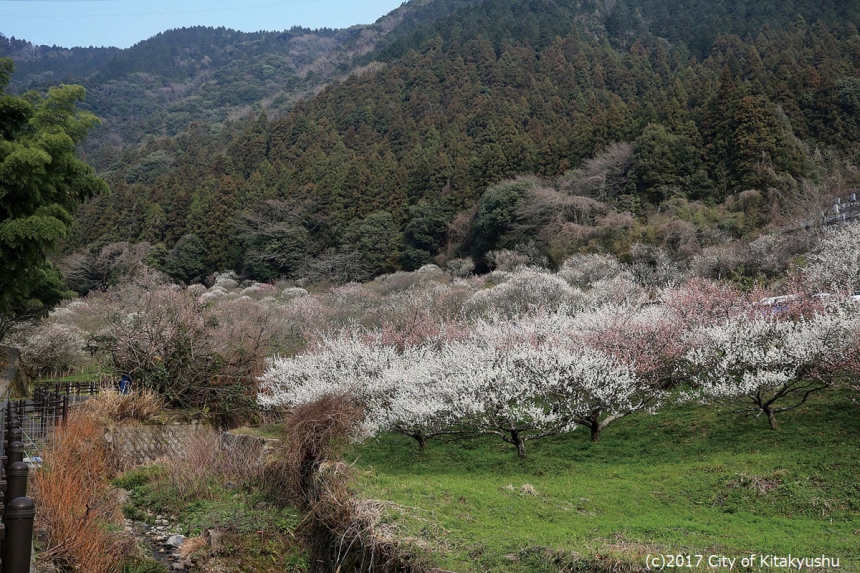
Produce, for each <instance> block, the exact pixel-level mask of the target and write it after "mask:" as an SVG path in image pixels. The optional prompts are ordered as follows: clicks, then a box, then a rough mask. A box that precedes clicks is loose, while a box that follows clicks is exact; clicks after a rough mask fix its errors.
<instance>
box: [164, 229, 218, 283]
mask: <svg viewBox="0 0 860 573" xmlns="http://www.w3.org/2000/svg"><path fill="white" fill-rule="evenodd" d="M206 269H207V265H206V245H204V244H203V241H201V240H200V237H198V236H197V235H184V236H183V237H182V238H181V239H179V242H178V243H176V246H175V247H173V249H172V250H171V251H170V253H168V255H167V257H166V258H165V260H164V266H163V267H162V270H164V272H166V273H167V274H168V275H170V276H171V277H173V278H174V279H176V280H178V281H181V282H184V283H186V284H189V283H192V282H195V281H199V280H200V279H201V278H203V276H204V275H205V274H206Z"/></svg>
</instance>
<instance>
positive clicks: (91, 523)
mask: <svg viewBox="0 0 860 573" xmlns="http://www.w3.org/2000/svg"><path fill="white" fill-rule="evenodd" d="M43 458H44V462H43V465H42V468H41V470H40V471H38V472H35V473H33V474H32V480H33V484H34V489H35V492H34V494H35V495H34V497H35V498H36V504H37V507H38V508H39V512H38V514H37V521H38V524H39V526H41V527H44V528H45V529H46V530H47V532H48V537H47V549H46V551H44V552H42V554H41V555H40V556H39V558H40V560H42V561H54V562H58V563H60V564H61V565H63V566H65V567H68V568H69V569H74V570H78V571H81V572H82V573H119V571H121V569H122V566H123V562H124V561H125V560H126V559H127V557H128V556H129V555H130V554H131V552H132V551H133V550H134V539H133V538H132V537H130V536H128V535H127V534H124V533H119V532H117V531H112V530H111V529H110V527H111V526H115V525H116V526H118V525H121V524H122V514H121V513H120V511H119V507H118V504H117V501H116V497H115V496H113V495H112V494H111V492H110V491H109V488H110V483H109V479H110V464H109V459H108V451H107V444H106V443H105V441H104V433H103V428H102V427H101V426H100V425H99V424H98V423H96V422H95V421H94V420H93V419H92V418H91V417H90V416H88V415H86V414H84V413H81V412H73V413H72V414H71V415H70V416H69V419H68V422H67V423H66V424H65V425H64V426H59V427H57V429H56V430H55V433H54V439H53V441H52V442H51V443H50V444H49V445H48V446H47V447H46V448H45V449H44V451H43Z"/></svg>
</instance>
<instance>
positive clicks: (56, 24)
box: [0, 0, 402, 48]
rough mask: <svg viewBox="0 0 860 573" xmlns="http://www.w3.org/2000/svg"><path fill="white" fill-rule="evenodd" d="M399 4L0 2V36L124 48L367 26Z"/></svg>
mask: <svg viewBox="0 0 860 573" xmlns="http://www.w3.org/2000/svg"><path fill="white" fill-rule="evenodd" d="M401 2H402V0H359V1H357V2H356V1H355V0H234V1H232V2H231V1H229V0H181V1H179V2H177V1H175V0H172V1H171V0H150V1H148V2H140V0H0V33H3V34H4V35H6V36H8V37H11V36H15V37H16V38H21V39H24V40H29V41H30V42H33V43H34V44H47V45H49V46H51V45H57V46H65V47H72V46H117V47H120V48H126V47H128V46H131V45H132V44H135V43H137V42H140V41H141V40H145V39H147V38H150V37H152V36H154V35H155V34H157V33H159V32H163V31H164V30H168V29H170V28H181V27H183V26H225V27H227V28H233V29H236V30H242V31H245V32H254V31H257V30H285V29H287V28H291V27H292V26H304V27H307V28H346V27H348V26H351V25H353V24H371V23H373V22H375V21H376V20H377V19H378V18H379V17H380V16H383V15H384V14H387V13H388V12H390V11H391V10H393V9H394V8H397V7H398V6H400V4H401Z"/></svg>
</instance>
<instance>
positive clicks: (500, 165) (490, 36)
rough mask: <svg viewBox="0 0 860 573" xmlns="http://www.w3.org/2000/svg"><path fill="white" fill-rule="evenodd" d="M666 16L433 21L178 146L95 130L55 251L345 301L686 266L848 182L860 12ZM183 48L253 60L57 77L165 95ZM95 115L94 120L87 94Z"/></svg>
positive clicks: (440, 8)
mask: <svg viewBox="0 0 860 573" xmlns="http://www.w3.org/2000/svg"><path fill="white" fill-rule="evenodd" d="M669 4H670V3H668V2H665V1H657V0H650V1H643V0H626V1H625V0H619V1H617V2H605V3H593V2H588V1H586V2H582V1H580V2H573V1H560V2H537V1H532V2H524V1H521V0H504V1H499V2H453V1H446V2H441V1H440V2H432V3H429V4H428V5H425V6H421V7H418V8H417V9H416V11H414V12H412V13H409V14H407V17H405V18H403V19H402V21H401V22H400V23H399V25H398V26H396V27H395V28H394V29H393V30H392V31H391V32H389V33H388V35H387V36H384V37H383V38H381V39H379V40H378V41H377V42H376V43H375V44H374V49H373V50H372V51H370V52H369V53H368V54H366V55H363V56H361V55H358V56H354V57H353V58H352V59H351V60H349V63H348V64H347V63H343V62H341V63H340V68H339V70H340V71H341V72H344V73H343V74H342V75H341V76H337V74H335V72H331V73H330V74H329V78H330V79H334V80H335V81H334V82H333V83H332V84H331V85H329V86H328V87H326V88H324V89H322V90H321V91H320V92H319V93H318V94H317V95H316V96H314V97H305V98H294V99H295V101H292V100H291V101H290V102H287V103H285V102H284V99H285V98H281V99H280V100H273V99H272V98H271V97H270V98H269V99H268V100H266V101H268V102H269V103H272V102H273V101H277V102H279V103H273V104H272V105H270V106H269V108H268V109H264V106H263V105H262V104H261V100H259V99H258V100H256V101H254V98H255V97H256V98H260V97H262V96H263V95H265V94H264V93H263V92H264V91H265V90H263V88H261V87H260V86H258V85H257V87H254V86H253V85H249V86H246V87H248V89H240V87H241V86H237V82H241V81H242V77H241V76H239V77H236V76H231V78H232V79H231V82H232V83H231V84H230V85H229V86H230V87H229V89H228V91H230V92H231V93H237V94H246V96H247V98H248V99H247V101H244V102H243V101H239V102H234V103H237V104H243V105H245V107H244V108H235V109H244V110H245V111H246V114H245V115H244V116H241V118H240V119H233V120H231V119H226V121H221V122H216V121H212V122H208V123H207V121H206V116H205V114H203V113H202V112H201V111H198V113H197V115H196V116H195V115H193V114H192V115H189V114H187V113H186V114H185V115H181V114H180V116H177V117H174V118H173V119H172V120H171V121H173V120H175V122H178V123H179V124H181V123H182V118H184V119H185V122H186V125H185V127H184V128H183V129H181V130H177V133H176V134H175V135H169V134H166V135H165V134H163V133H160V132H159V131H158V130H155V133H154V134H152V133H149V134H146V133H137V134H136V135H134V134H132V135H133V136H134V137H139V140H140V143H139V144H134V143H125V144H122V143H117V142H118V141H121V140H122V139H121V138H117V137H114V138H111V137H109V134H110V133H109V132H110V131H111V130H116V129H117V128H116V122H115V121H111V120H110V119H108V121H107V122H106V125H105V126H104V127H102V128H101V132H99V131H98V130H97V131H96V132H95V133H94V135H93V137H92V139H93V143H92V144H91V145H90V146H89V147H88V148H87V149H86V153H85V158H86V160H87V161H89V162H90V163H92V164H94V165H95V166H96V168H97V169H98V170H99V172H100V173H101V174H102V176H103V177H104V178H105V180H106V181H107V182H108V184H109V186H110V188H111V191H112V192H111V193H110V194H102V195H100V196H97V197H95V198H93V199H92V200H90V201H89V202H87V203H86V204H85V205H84V206H83V207H82V208H81V209H80V210H79V212H78V216H77V224H76V226H75V228H74V230H73V231H72V233H71V236H70V237H69V238H68V240H67V241H66V242H65V245H64V247H63V250H64V252H65V254H69V253H72V252H75V251H77V252H78V254H79V255H80V256H86V255H87V253H97V252H98V251H99V250H100V249H101V248H102V247H103V246H104V245H105V244H108V243H113V242H118V241H127V242H130V243H140V242H146V243H148V244H149V245H150V246H151V249H150V250H149V252H148V253H149V254H148V257H149V262H150V264H152V265H153V266H155V267H157V268H160V269H162V270H164V271H166V272H167V273H168V274H170V275H171V276H173V277H174V278H175V279H177V280H180V281H184V282H194V281H197V280H200V279H202V278H203V277H205V276H207V275H209V274H211V273H212V272H215V271H222V270H235V271H237V272H239V273H240V275H242V276H244V277H246V278H250V279H254V280H261V281H268V280H273V279H275V278H278V277H284V278H288V279H300V278H311V279H313V278H319V277H320V276H330V277H331V278H332V279H333V280H335V281H340V282H342V281H348V280H355V279H358V280H361V279H365V278H368V277H370V276H373V275H377V274H380V273H383V272H391V271H394V270H398V269H403V270H412V269H417V268H419V267H420V266H422V265H424V264H427V263H430V262H434V261H435V262H445V261H446V260H450V259H453V258H456V257H461V256H471V257H472V258H473V259H474V260H475V261H476V264H477V265H478V270H481V269H487V268H488V267H489V266H491V264H492V263H491V261H490V260H488V259H487V253H488V252H490V251H492V250H494V249H499V248H508V249H512V248H520V249H521V250H527V251H529V252H530V253H532V256H538V257H540V258H541V260H545V261H547V262H548V263H549V265H550V266H553V265H557V264H559V263H560V262H561V261H562V260H564V258H565V257H566V256H568V255H570V254H573V253H576V252H587V251H594V250H598V251H603V252H608V253H612V254H615V255H616V256H620V257H621V258H622V259H625V258H626V257H629V255H630V248H631V246H632V245H634V244H636V243H642V244H651V245H655V246H660V247H662V248H664V249H667V250H668V251H669V252H670V253H671V254H672V256H674V257H678V258H684V257H689V256H690V255H691V254H692V253H695V252H699V251H701V249H703V248H707V247H708V246H712V245H716V244H721V243H726V242H731V241H733V240H740V239H749V238H751V237H754V236H756V235H758V234H759V233H761V232H762V230H765V229H767V228H772V227H775V226H779V225H782V226H785V225H790V224H794V225H796V224H801V223H802V222H803V221H802V220H801V219H799V217H802V216H803V213H802V212H801V213H800V214H798V212H797V211H798V210H797V209H796V203H797V202H796V201H792V198H796V197H797V196H798V195H800V194H801V191H802V190H803V189H805V188H807V187H809V186H810V185H814V184H815V183H816V182H818V181H821V180H822V179H823V178H825V177H827V176H828V175H830V174H832V172H833V171H834V170H840V169H841V170H843V171H846V172H847V175H846V176H845V178H843V179H844V182H843V186H846V187H850V185H851V184H852V183H853V180H852V179H851V172H850V169H846V168H845V167H844V166H845V165H849V166H850V165H852V164H853V163H852V158H853V155H854V153H855V152H856V145H857V141H858V138H860V124H858V113H860V80H858V79H857V76H858V74H859V73H860V72H858V67H860V35H858V31H857V28H856V27H855V26H854V24H852V22H853V21H857V18H856V16H857V13H858V11H859V10H860V7H858V4H857V3H856V2H825V3H824V4H823V5H821V3H812V2H805V1H796V2H793V3H790V5H789V4H786V3H784V2H772V1H767V2H745V1H741V0H731V1H725V2H718V3H705V2H698V1H691V0H688V1H685V2H679V3H673V4H677V6H669ZM300 32H302V31H301V30H298V29H294V30H292V31H291V32H290V33H289V34H287V35H288V36H290V37H293V36H296V35H298V34H299V33H300ZM304 32H305V33H310V31H304ZM183 34H184V35H190V36H193V37H197V36H202V37H207V38H209V39H210V40H212V43H213V44H214V43H215V42H216V40H217V39H218V38H221V39H222V41H223V42H228V41H232V42H233V43H234V45H235V46H237V47H238V48H236V49H242V47H245V48H246V49H247V50H256V51H257V52H262V51H263V50H264V46H265V45H266V44H265V42H266V41H267V40H266V39H265V37H264V38H262V39H261V38H260V37H259V35H258V36H253V35H243V34H238V33H237V34H235V36H234V35H232V34H227V32H226V31H224V30H223V29H217V30H212V29H189V30H182V31H173V32H170V33H165V34H162V35H159V36H158V37H156V38H153V39H151V40H148V41H147V42H143V43H141V44H139V45H137V46H135V47H133V48H131V49H130V50H126V51H122V52H120V53H118V54H117V53H115V52H116V51H115V50H114V51H113V52H110V50H108V52H110V53H105V50H104V49H100V50H101V51H99V50H93V49H90V50H91V53H90V56H88V57H89V60H88V62H86V65H84V64H80V65H78V67H77V68H74V66H72V64H71V63H69V68H70V70H68V71H67V74H68V76H69V77H71V78H72V80H76V79H77V78H75V76H74V72H75V70H76V69H77V71H78V72H79V73H85V72H86V71H87V69H89V70H90V71H92V69H93V68H94V67H95V68H98V69H100V71H99V72H98V74H94V75H91V76H90V79H89V80H87V79H86V78H82V79H81V83H84V85H88V84H87V81H90V82H91V83H93V85H89V88H90V92H91V93H92V92H93V89H94V87H93V86H95V89H96V90H98V86H97V85H96V84H97V83H98V82H102V83H104V82H105V81H107V78H109V77H111V74H113V75H114V77H118V75H119V74H121V73H131V72H135V70H140V74H141V75H142V74H144V73H150V71H143V70H141V68H140V66H142V65H143V63H142V60H144V59H148V60H150V61H158V62H161V63H160V64H158V65H159V66H161V68H165V66H166V68H165V69H163V70H160V73H162V74H163V78H165V79H164V80H163V81H164V82H169V81H172V80H176V78H177V77H178V76H177V74H179V73H180V71H181V70H179V71H177V69H171V66H170V64H169V62H170V61H174V60H171V59H170V58H162V59H157V58H152V57H151V56H152V55H153V54H156V53H160V52H159V51H158V50H159V49H160V50H161V51H162V52H164V53H168V54H169V53H171V50H173V51H177V50H178V51H180V52H181V50H182V42H181V41H180V40H181V37H182V35H183ZM316 34H317V35H316V36H314V38H317V39H318V40H319V39H320V38H322V39H325V38H326V37H330V38H337V37H338V34H339V35H340V36H350V34H347V33H346V32H338V33H335V32H332V31H321V32H316ZM228 38H232V40H228ZM351 38H352V39H351V40H350V39H349V38H347V39H346V40H343V38H342V39H341V40H338V41H342V42H349V41H353V42H355V34H354V33H353V34H352V35H351ZM252 40H253V41H252ZM320 41H322V40H320ZM15 42H18V43H19V44H20V41H15V40H14V39H13V40H5V46H6V51H9V52H12V51H14V50H13V48H14V46H15V45H16V44H15ZM254 42H257V43H254ZM269 43H270V44H271V41H269ZM231 46H232V45H231ZM231 46H228V47H227V48H222V49H221V51H222V52H224V53H227V52H230V51H231V50H233V48H232V47H231ZM248 46H250V47H248ZM228 48H230V49H228ZM212 49H214V48H212ZM328 49H330V48H328ZM19 51H20V50H19ZM79 51H80V50H79ZM186 51H187V50H186ZM233 51H235V50H233ZM255 53H256V52H255ZM253 55H254V54H251V56H253ZM257 55H258V56H259V54H257ZM79 56H80V55H79ZM198 56H201V55H200V54H198ZM201 57H202V56H201ZM207 57H208V56H207ZM249 57H250V56H249V55H248V54H247V53H246V54H245V55H244V58H245V59H246V60H248V58H249ZM270 57H271V56H270ZM99 58H101V59H102V60H105V61H106V62H107V63H103V62H101V61H98V60H99ZM135 58H137V59H135ZM73 60H74V58H70V59H69V60H68V61H69V62H72V61H73ZM75 61H76V60H75ZM214 61H215V62H216V63H218V64H220V65H221V66H222V68H223V69H230V68H229V65H233V66H234V67H235V63H232V64H231V62H229V61H228V58H227V56H225V55H224V54H222V55H221V57H220V58H217V57H216V59H215V60H214ZM254 61H256V60H254ZM37 62H38V60H37ZM94 62H95V63H94ZM198 64H199V62H198ZM22 65H23V66H29V68H27V69H31V70H32V69H34V66H35V64H34V63H33V62H32V61H27V62H24V63H22ZM153 65H154V64H153ZM200 65H202V64H200ZM213 65H214V64H213ZM87 66H89V67H87ZM175 66H179V64H175ZM332 66H333V67H334V64H332ZM350 67H351V68H352V70H351V73H350V70H349V69H347V68H350ZM36 68H38V66H36ZM250 68H251V69H252V71H253V69H254V66H250ZM36 71H37V72H38V71H39V70H38V69H36ZM33 73H35V72H33ZM33 73H30V74H29V75H27V76H26V78H27V79H28V81H30V85H31V87H32V77H33ZM152 73H155V71H152ZM187 73H190V72H187ZM250 73H251V72H249V74H250ZM171 74H173V76H172V77H171ZM55 75H56V74H55ZM214 75H216V76H217V72H216V73H215V74H214ZM314 75H315V74H314V73H313V72H311V73H309V74H308V75H306V76H305V77H304V78H303V79H297V78H295V77H293V79H292V80H290V81H293V82H299V83H301V82H305V83H304V84H303V85H304V86H305V87H306V88H307V87H308V86H309V85H310V84H309V83H308V82H310V83H313V82H314V80H313V76H314ZM316 75H317V76H319V77H322V74H316ZM129 77H131V76H129ZM309 77H310V78H311V79H308V78H309ZM13 78H14V76H13ZM93 78H95V79H93ZM252 80H253V77H251V79H249V80H248V81H249V82H251V81H252ZM254 85H256V84H254ZM252 87H254V89H251V88H252ZM225 89H226V88H225ZM248 94H250V95H248ZM116 97H118V98H120V99H121V98H122V97H123V96H122V94H121V93H120V94H117V95H116ZM129 97H132V96H130V95H129ZM197 104H198V105H197V107H198V108H200V106H203V110H204V111H205V109H207V105H209V106H212V107H213V108H217V106H216V104H217V102H212V101H210V102H205V101H204V102H200V101H198V102H197ZM114 105H116V103H114ZM130 105H133V106H134V105H138V104H135V103H134V102H131V104H130ZM86 106H88V107H90V108H91V109H93V110H94V111H95V112H96V114H99V113H100V111H101V108H99V100H98V98H96V99H95V100H93V99H90V100H88V101H87V102H86ZM142 106H143V104H142V103H141V104H139V105H138V107H142ZM186 107H195V106H186ZM237 115H238V114H237ZM129 137H131V136H129ZM112 142H113V143H112ZM515 178H518V179H515ZM538 187H542V188H545V187H548V188H549V189H550V190H551V191H552V192H553V193H554V194H553V196H552V197H549V198H547V197H546V196H540V197H539V196H537V194H536V193H534V192H533V191H534V189H536V188H538ZM544 195H546V194H544ZM572 198H573V199H572ZM553 201H555V203H553ZM559 201H560V202H561V203H559ZM560 204H563V205H564V208H562V209H560V210H557V211H558V212H555V211H556V209H554V208H553V207H552V206H553V205H556V206H557V205H560ZM792 206H793V207H795V209H794V211H792ZM801 211H802V210H801ZM559 218H560V219H562V220H558V219H559ZM558 229H561V230H562V232H561V233H559V232H556V231H557V230H558ZM325 269H329V270H331V269H336V272H335V271H332V272H333V273H334V274H332V273H329V274H328V275H325V274H323V275H320V273H324V272H325ZM743 272H744V271H742V272H741V274H743ZM750 272H752V271H748V272H747V274H749V273H750Z"/></svg>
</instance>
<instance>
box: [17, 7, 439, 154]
mask: <svg viewBox="0 0 860 573" xmlns="http://www.w3.org/2000/svg"><path fill="white" fill-rule="evenodd" d="M426 4H427V2H426V0H420V1H417V2H416V1H414V2H411V3H408V4H405V5H403V6H401V7H400V8H398V9H396V10H394V11H392V12H391V13H389V14H387V15H386V16H383V17H382V18H380V19H379V20H378V21H377V22H376V23H374V24H373V25H370V26H353V27H351V28H348V29H344V30H328V29H321V30H309V29H304V28H292V29H290V30H286V31H283V32H255V33H245V32H237V31H235V30H229V29H226V28H205V27H193V28H183V29H177V30H170V31H167V32H163V33H161V34H158V35H156V36H154V37H152V38H150V39H148V40H145V41H142V42H140V43H138V44H136V45H134V46H132V47H131V48H128V49H125V50H120V49H117V48H71V49H65V48H58V47H56V46H54V47H48V46H34V45H32V44H30V43H28V42H26V41H22V40H16V39H14V38H12V39H9V38H3V37H0V57H11V58H12V59H13V61H15V64H16V68H17V72H16V74H15V76H14V81H13V84H12V86H11V91H13V92H18V93H21V92H23V91H26V90H29V89H36V90H43V89H46V88H47V87H48V86H50V85H55V84H57V83H59V82H65V83H79V84H81V85H83V86H84V87H86V88H87V91H88V98H87V101H86V103H85V107H86V108H87V109H89V110H90V111H92V112H94V113H95V114H96V115H98V116H99V117H101V118H102V119H103V120H104V126H103V128H101V129H100V130H97V131H96V132H95V133H94V134H93V136H92V138H91V141H90V144H89V145H88V149H90V150H91V151H93V150H94V149H96V148H97V147H99V146H100V145H102V144H109V145H111V146H114V147H120V148H121V147H124V146H126V145H129V144H136V143H139V142H140V141H142V140H143V139H144V138H146V137H149V136H156V137H158V136H172V135H175V134H177V133H179V132H181V131H183V130H184V129H185V128H186V127H187V126H188V125H190V124H191V123H193V122H205V123H208V124H220V123H223V122H224V121H226V120H228V119H231V118H235V117H237V116H241V115H245V114H247V112H248V110H249V109H251V108H257V109H267V110H270V113H275V114H277V113H282V112H284V111H286V110H289V109H290V107H291V106H292V104H293V102H294V101H295V100H296V99H298V98H300V97H306V96H310V95H312V94H313V93H314V91H316V90H318V89H319V88H320V87H321V86H324V85H326V84H327V83H329V82H330V81H331V80H332V79H334V78H337V77H340V76H343V75H344V74H347V73H349V72H350V71H351V70H353V69H354V67H355V63H354V60H355V59H356V58H358V57H361V56H363V55H365V54H367V53H368V52H369V51H371V50H373V49H374V47H375V46H376V44H377V42H378V41H379V40H380V39H381V38H384V37H385V36H386V35H387V34H388V33H390V32H391V31H392V30H395V29H396V28H397V27H398V26H399V25H400V23H401V22H402V21H403V20H404V19H406V18H409V17H411V15H412V13H413V12H416V11H417V12H421V13H422V14H424V13H426ZM91 158H92V159H93V160H96V161H99V160H100V159H101V158H100V156H99V155H98V154H96V155H94V156H91Z"/></svg>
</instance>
